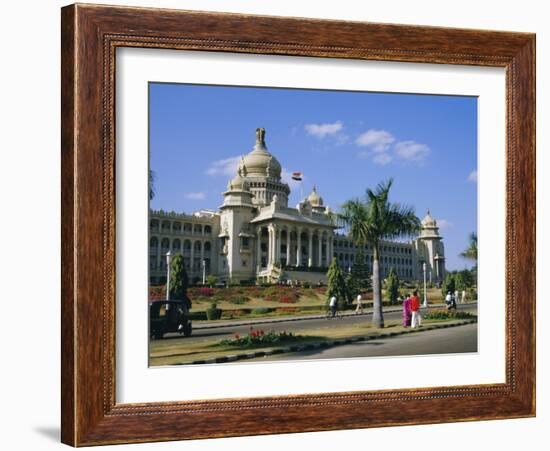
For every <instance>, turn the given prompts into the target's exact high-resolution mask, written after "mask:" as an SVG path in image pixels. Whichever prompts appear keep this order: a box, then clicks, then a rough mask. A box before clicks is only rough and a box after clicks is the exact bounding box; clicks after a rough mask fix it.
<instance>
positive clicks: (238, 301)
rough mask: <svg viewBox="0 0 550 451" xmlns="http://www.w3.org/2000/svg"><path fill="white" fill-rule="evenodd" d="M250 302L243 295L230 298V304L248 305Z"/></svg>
mask: <svg viewBox="0 0 550 451" xmlns="http://www.w3.org/2000/svg"><path fill="white" fill-rule="evenodd" d="M248 301H250V299H248V298H247V297H246V296H242V295H235V296H232V297H230V298H229V302H231V303H232V304H237V305H241V304H246V303H247V302H248Z"/></svg>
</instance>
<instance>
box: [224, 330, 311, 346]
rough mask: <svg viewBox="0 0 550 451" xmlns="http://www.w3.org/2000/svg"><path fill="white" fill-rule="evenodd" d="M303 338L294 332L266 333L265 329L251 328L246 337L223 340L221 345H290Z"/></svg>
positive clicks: (235, 336) (236, 335)
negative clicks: (289, 343)
mask: <svg viewBox="0 0 550 451" xmlns="http://www.w3.org/2000/svg"><path fill="white" fill-rule="evenodd" d="M300 338H301V337H300V336H299V335H298V336H297V335H293V334H292V332H285V331H283V332H274V331H271V332H268V333H265V332H264V330H263V329H254V328H253V327H251V328H250V331H249V332H248V334H247V335H245V336H244V337H241V336H240V335H239V334H235V335H234V336H233V338H229V339H226V340H221V341H220V344H221V345H226V346H227V345H229V346H238V347H243V348H246V347H250V346H258V345H273V344H280V343H288V342H292V341H296V340H299V339H300Z"/></svg>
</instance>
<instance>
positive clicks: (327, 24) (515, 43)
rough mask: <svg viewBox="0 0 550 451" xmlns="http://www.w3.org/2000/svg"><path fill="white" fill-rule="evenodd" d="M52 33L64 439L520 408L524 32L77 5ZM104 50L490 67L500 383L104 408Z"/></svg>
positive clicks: (529, 44)
mask: <svg viewBox="0 0 550 451" xmlns="http://www.w3.org/2000/svg"><path fill="white" fill-rule="evenodd" d="M61 34H62V66H61V73H62V149H61V154H62V310H61V315H62V318H61V319H62V344H61V351H62V352H61V356H62V372H61V384H62V418H61V425H62V430H61V436H62V441H63V442H64V443H66V444H70V445H73V446H83V445H99V444H112V443H133V442H149V441H162V440H181V439H197V438H211V437H228V436H242V435H254V434H275V433H289V432H305V431H320V430H335V429H349V428H365V427H379V426H395V425H405V424H425V423H442V422H451V421H472V420H487V419H501V418H519V417H529V416H534V415H535V36H534V35H533V34H526V33H509V32H495V31H481V30H463V29H447V28H436V27H420V26H408V25H389V24H374V23H359V22H341V21H329V20H313V19H303V18H281V17H265V16H247V15H238V14H217V13H204V12H189V11H176V10H161V9H146V8H127V7H108V6H93V5H78V4H77V5H71V6H67V7H65V8H63V9H62V28H61ZM117 47H147V48H163V49H186V50H200V51H211V52H234V53H254V54H271V55H299V56H314V57H322V58H350V59H359V60H383V61H395V62H420V63H438V64H461V65H473V66H493V67H503V68H505V69H506V130H507V137H506V193H502V195H505V196H506V293H507V299H506V305H507V307H506V382H505V383H502V384H492V385H471V386H451V387H438V388H430V387H419V388H417V389H399V388H397V387H396V388H395V389H393V390H381V391H365V392H350V393H320V394H316V395H300V396H290V395H289V396H277V397H265V398H243V399H217V400H211V401H185V400H182V401H178V400H174V402H162V403H160V402H159V403H146V404H118V403H117V402H116V399H115V384H116V380H115V365H116V361H115V283H116V271H115V248H114V243H115V239H116V237H115V183H116V181H115V172H114V162H115V142H114V139H115V138H114V136H115V135H114V127H115V107H114V98H115V96H114V89H115V64H116V59H115V50H116V49H117ZM327 410H330V421H328V419H327Z"/></svg>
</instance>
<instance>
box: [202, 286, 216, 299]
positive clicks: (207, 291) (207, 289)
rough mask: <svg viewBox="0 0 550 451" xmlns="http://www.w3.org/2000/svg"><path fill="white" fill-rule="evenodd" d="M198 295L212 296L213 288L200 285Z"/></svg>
mask: <svg viewBox="0 0 550 451" xmlns="http://www.w3.org/2000/svg"><path fill="white" fill-rule="evenodd" d="M199 296H205V297H211V296H214V288H210V287H200V288H199Z"/></svg>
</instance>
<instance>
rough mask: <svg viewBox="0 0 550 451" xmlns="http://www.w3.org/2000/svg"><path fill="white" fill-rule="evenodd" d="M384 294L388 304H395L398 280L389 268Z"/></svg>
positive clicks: (397, 293) (393, 271)
mask: <svg viewBox="0 0 550 451" xmlns="http://www.w3.org/2000/svg"><path fill="white" fill-rule="evenodd" d="M386 294H387V296H388V300H389V301H390V303H392V304H396V303H397V298H398V297H399V278H398V277H397V274H396V272H395V270H394V269H393V268H390V272H389V274H388V277H387V278H386Z"/></svg>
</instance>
